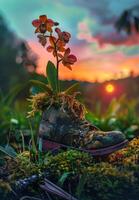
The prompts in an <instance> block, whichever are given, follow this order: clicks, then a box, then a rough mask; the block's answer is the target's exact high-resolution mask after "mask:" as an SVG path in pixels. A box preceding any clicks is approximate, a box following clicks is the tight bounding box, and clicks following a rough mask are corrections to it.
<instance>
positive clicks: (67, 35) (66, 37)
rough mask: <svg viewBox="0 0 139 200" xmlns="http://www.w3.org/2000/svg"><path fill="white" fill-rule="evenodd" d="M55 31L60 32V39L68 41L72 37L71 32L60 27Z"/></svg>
mask: <svg viewBox="0 0 139 200" xmlns="http://www.w3.org/2000/svg"><path fill="white" fill-rule="evenodd" d="M55 32H56V33H57V34H58V37H59V40H61V41H63V42H65V43H68V42H69V39H70V38H71V34H70V33H68V32H65V31H63V32H62V31H61V30H60V29H59V28H56V29H55Z"/></svg>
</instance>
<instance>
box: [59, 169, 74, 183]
mask: <svg viewBox="0 0 139 200" xmlns="http://www.w3.org/2000/svg"><path fill="white" fill-rule="evenodd" d="M70 174H71V172H65V173H64V174H62V176H61V177H60V179H59V180H58V183H59V185H60V186H62V185H63V184H64V182H65V180H66V179H67V178H68V176H69V175H70Z"/></svg>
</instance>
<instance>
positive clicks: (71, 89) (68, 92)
mask: <svg viewBox="0 0 139 200" xmlns="http://www.w3.org/2000/svg"><path fill="white" fill-rule="evenodd" d="M79 85H80V84H79V83H75V84H73V85H72V86H70V87H69V88H68V89H66V90H65V93H66V94H73V93H74V92H76V91H77V90H78V88H79Z"/></svg>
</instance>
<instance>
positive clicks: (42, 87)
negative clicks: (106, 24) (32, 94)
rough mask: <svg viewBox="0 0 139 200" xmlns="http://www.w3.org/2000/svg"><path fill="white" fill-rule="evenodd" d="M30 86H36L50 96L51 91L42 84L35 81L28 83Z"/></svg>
mask: <svg viewBox="0 0 139 200" xmlns="http://www.w3.org/2000/svg"><path fill="white" fill-rule="evenodd" d="M29 82H30V83H31V84H32V85H34V86H37V87H38V88H39V89H42V90H44V91H46V92H47V93H48V94H52V90H51V89H50V88H49V87H48V86H47V85H46V84H45V83H43V82H41V81H37V80H30V81H29Z"/></svg>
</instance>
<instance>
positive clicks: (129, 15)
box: [115, 5, 139, 34]
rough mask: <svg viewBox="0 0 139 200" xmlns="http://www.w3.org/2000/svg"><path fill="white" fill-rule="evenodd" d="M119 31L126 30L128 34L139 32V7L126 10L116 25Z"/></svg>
mask: <svg viewBox="0 0 139 200" xmlns="http://www.w3.org/2000/svg"><path fill="white" fill-rule="evenodd" d="M115 27H116V28H117V30H118V31H121V30H124V31H126V32H127V34H131V33H132V32H133V31H136V32H139V5H136V6H134V7H132V8H130V9H128V10H125V11H124V12H123V13H122V14H121V16H120V17H119V19H118V20H117V21H116V23H115Z"/></svg>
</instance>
